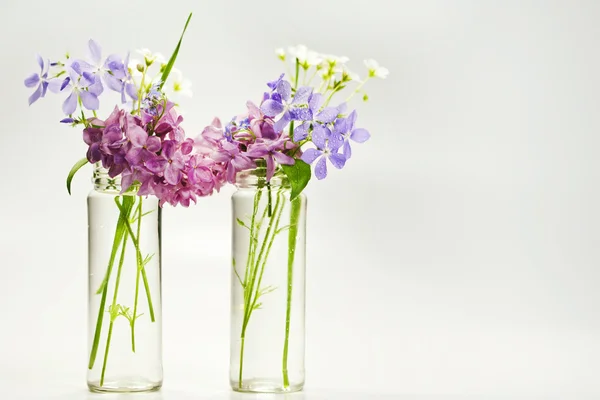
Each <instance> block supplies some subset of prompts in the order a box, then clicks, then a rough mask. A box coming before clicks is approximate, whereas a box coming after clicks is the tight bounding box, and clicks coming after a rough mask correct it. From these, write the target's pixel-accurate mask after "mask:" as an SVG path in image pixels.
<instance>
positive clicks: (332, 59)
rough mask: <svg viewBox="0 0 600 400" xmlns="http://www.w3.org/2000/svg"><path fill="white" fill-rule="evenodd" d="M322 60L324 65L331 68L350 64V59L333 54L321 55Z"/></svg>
mask: <svg viewBox="0 0 600 400" xmlns="http://www.w3.org/2000/svg"><path fill="white" fill-rule="evenodd" d="M321 58H322V59H323V63H324V64H325V63H326V64H328V65H331V66H336V65H342V64H345V63H347V62H348V60H349V58H348V57H344V56H342V57H338V56H334V55H333V54H321Z"/></svg>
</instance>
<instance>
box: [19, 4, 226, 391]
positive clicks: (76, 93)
mask: <svg viewBox="0 0 600 400" xmlns="http://www.w3.org/2000/svg"><path fill="white" fill-rule="evenodd" d="M190 19H191V14H190V16H189V18H188V19H187V21H186V24H185V27H184V30H183V33H182V35H181V38H180V39H179V42H178V43H177V46H176V48H175V50H174V52H173V54H172V56H171V57H170V58H169V59H168V61H165V60H164V59H162V57H161V56H160V55H159V54H152V53H150V52H149V51H147V50H144V51H142V52H141V53H142V55H143V60H142V61H141V62H139V63H138V62H130V60H129V54H128V55H127V56H126V57H125V58H122V57H120V56H118V55H114V54H113V55H109V56H108V57H106V58H103V57H102V51H101V48H100V46H99V45H98V44H97V43H96V42H95V41H93V40H90V41H89V59H87V60H84V59H78V58H72V57H71V56H69V55H68V54H67V55H66V57H65V58H64V59H63V60H52V61H49V60H46V59H44V58H42V57H40V56H38V64H39V67H40V72H39V73H36V74H33V75H31V76H29V77H28V78H27V79H25V86H27V87H28V88H35V89H34V92H33V94H32V95H31V96H30V97H29V104H30V105H31V104H32V103H34V102H35V101H37V100H38V99H40V98H43V97H45V96H46V94H47V92H48V91H50V92H52V93H57V94H62V95H63V96H64V97H65V100H64V102H63V105H62V110H63V112H64V114H65V117H64V118H63V119H62V120H61V121H60V122H61V123H63V124H69V125H72V126H74V127H77V128H80V129H82V131H83V140H84V142H85V143H86V144H87V146H88V149H87V154H86V157H85V158H83V159H82V160H80V161H79V162H77V163H76V164H75V166H74V167H73V168H72V170H71V171H70V173H69V175H68V178H67V189H68V190H69V193H70V187H71V181H72V179H73V176H74V174H75V173H76V172H77V171H78V170H79V169H80V168H81V167H82V166H84V165H86V164H88V163H92V164H93V165H94V174H93V183H94V190H93V191H92V192H91V193H90V194H89V196H88V228H89V229H88V234H89V249H88V250H89V359H88V386H89V388H90V389H91V390H92V391H118V392H123V391H148V390H156V389H158V388H160V386H161V385H162V344H161V330H162V328H161V282H160V276H161V272H160V268H161V257H160V248H161V247H160V240H161V231H160V229H161V228H160V225H161V222H160V221H161V207H162V206H163V205H164V204H165V203H168V204H171V205H173V206H176V205H182V206H184V207H187V206H189V205H190V203H191V202H196V200H197V197H202V196H208V195H211V194H212V193H213V192H214V191H218V190H219V189H220V187H221V186H222V185H223V184H224V183H225V178H226V167H227V166H226V164H225V163H223V162H221V161H219V160H215V159H213V158H210V157H207V156H206V155H205V154H204V153H202V152H198V151H195V150H194V140H193V139H191V138H186V135H185V132H184V130H183V127H182V125H181V123H182V121H183V117H182V116H181V115H179V113H178V112H177V107H176V104H175V103H174V101H173V100H172V99H171V97H172V96H171V95H167V94H166V92H167V91H170V92H172V93H173V95H177V94H181V93H183V92H186V91H189V87H188V86H189V85H187V84H186V83H185V81H183V80H181V78H180V76H179V75H178V74H173V75H172V73H173V72H174V71H176V70H175V69H174V68H173V66H174V63H175V60H176V58H177V55H178V53H179V49H180V46H181V42H182V39H183V35H184V33H185V31H186V29H187V26H188V23H189V21H190ZM169 89H170V90H169ZM109 92H115V93H116V95H117V99H118V100H120V103H121V105H116V106H115V107H114V109H113V111H112V112H111V113H110V114H109V115H108V116H107V117H106V118H104V119H102V118H100V117H99V115H98V110H99V108H100V98H101V96H104V95H106V94H107V93H109ZM128 248H130V249H131V250H130V251H128ZM140 297H141V298H143V300H142V299H140ZM106 319H108V321H106Z"/></svg>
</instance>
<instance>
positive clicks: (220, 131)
mask: <svg viewBox="0 0 600 400" xmlns="http://www.w3.org/2000/svg"><path fill="white" fill-rule="evenodd" d="M277 55H278V57H279V58H280V59H281V60H282V61H283V62H284V63H286V65H287V66H288V77H289V79H286V75H285V74H281V76H279V77H278V78H277V79H276V80H274V81H272V82H269V83H267V87H268V91H267V92H265V93H264V94H263V96H262V99H261V101H260V103H259V104H255V103H253V102H251V101H249V102H247V103H246V106H247V111H246V112H245V113H244V114H242V115H240V116H236V117H234V118H233V119H232V120H231V121H229V122H228V123H227V124H225V126H222V124H221V122H220V120H219V119H215V120H214V121H213V124H212V125H211V126H209V127H207V128H205V130H204V131H203V133H202V135H201V136H200V137H199V138H198V139H197V141H196V149H197V151H198V152H200V153H202V154H204V155H206V156H208V157H210V158H212V159H213V160H215V161H218V162H222V163H223V164H224V165H225V166H226V167H224V168H226V180H227V181H228V182H229V183H233V184H235V185H236V186H237V187H238V191H237V192H236V193H235V194H234V195H233V198H232V205H233V246H232V252H233V256H232V303H231V307H232V311H231V312H232V315H231V339H232V340H231V349H230V351H231V364H230V383H231V386H232V388H233V389H234V390H237V391H250V392H289V391H296V390H301V389H302V387H303V385H304V285H305V280H304V270H305V267H304V264H305V223H306V197H305V196H304V195H303V194H302V191H303V189H304V188H305V187H306V185H307V184H308V182H309V180H310V178H311V175H312V170H313V168H312V167H311V166H314V175H315V176H316V177H317V179H319V180H321V179H324V178H325V177H326V176H327V173H328V172H327V170H328V165H329V164H331V165H333V167H334V168H337V169H342V168H343V167H344V165H345V164H346V163H347V162H348V160H349V159H350V158H351V156H352V148H351V142H355V143H363V142H365V141H367V140H368V139H369V136H370V135H369V132H368V131H367V130H366V129H363V128H360V127H358V126H357V124H356V120H357V113H356V111H355V110H352V111H349V110H348V107H347V105H346V104H347V102H348V101H349V100H351V99H352V97H353V96H355V95H356V94H359V93H360V94H361V95H362V98H363V100H365V101H366V100H367V99H368V97H367V95H366V94H365V93H364V92H363V87H364V85H365V83H366V82H367V81H368V80H369V79H371V78H375V77H379V78H385V77H386V76H387V74H388V71H387V69H385V68H383V67H380V66H379V65H378V64H377V63H376V62H375V61H374V60H367V61H365V65H366V66H367V69H368V73H367V76H366V78H365V79H364V80H362V81H361V80H360V79H359V78H358V76H357V75H355V74H353V73H352V72H350V70H349V69H348V68H347V66H346V62H347V61H348V59H347V58H346V57H336V56H333V55H323V54H319V53H316V52H314V51H310V50H308V49H307V48H306V47H304V46H297V47H294V48H290V49H289V51H288V53H286V52H284V51H283V50H278V51H277ZM288 59H290V60H291V63H288V62H287V61H288ZM289 67H291V68H292V69H291V70H290V68H289ZM351 84H354V85H355V86H354V87H353V89H352V90H351V92H350V94H349V95H348V96H347V98H346V99H345V101H343V102H341V103H339V104H335V105H333V104H332V101H333V100H334V98H335V97H336V95H339V94H341V93H342V92H343V91H344V90H346V89H347V88H348V86H349V85H351ZM251 322H252V323H251ZM290 343H291V345H290Z"/></svg>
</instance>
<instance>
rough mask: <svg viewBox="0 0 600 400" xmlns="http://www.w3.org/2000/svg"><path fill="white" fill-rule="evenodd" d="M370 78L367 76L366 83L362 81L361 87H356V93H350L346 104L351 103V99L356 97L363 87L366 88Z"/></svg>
mask: <svg viewBox="0 0 600 400" xmlns="http://www.w3.org/2000/svg"><path fill="white" fill-rule="evenodd" d="M370 78H371V77H370V76H367V77H366V78H365V80H364V81H362V82H361V84H360V85H358V86H357V87H356V89H354V91H353V92H352V93H350V96H348V98H346V100H345V102H346V103H347V102H349V101H350V100H351V99H352V98H353V97H354V95H355V94H356V93H358V92H360V89H362V87H363V86H365V83H367V81H368V80H369V79H370Z"/></svg>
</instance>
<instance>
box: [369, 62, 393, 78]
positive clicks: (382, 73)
mask: <svg viewBox="0 0 600 400" xmlns="http://www.w3.org/2000/svg"><path fill="white" fill-rule="evenodd" d="M365 66H366V67H367V68H368V69H369V77H375V78H381V79H385V78H386V77H387V76H388V74H389V73H390V71H389V70H388V69H387V68H385V67H380V66H379V63H378V62H377V61H375V60H373V59H372V58H371V59H368V60H365Z"/></svg>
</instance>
